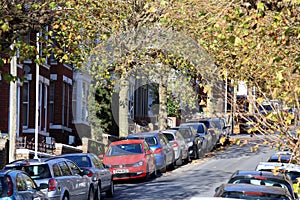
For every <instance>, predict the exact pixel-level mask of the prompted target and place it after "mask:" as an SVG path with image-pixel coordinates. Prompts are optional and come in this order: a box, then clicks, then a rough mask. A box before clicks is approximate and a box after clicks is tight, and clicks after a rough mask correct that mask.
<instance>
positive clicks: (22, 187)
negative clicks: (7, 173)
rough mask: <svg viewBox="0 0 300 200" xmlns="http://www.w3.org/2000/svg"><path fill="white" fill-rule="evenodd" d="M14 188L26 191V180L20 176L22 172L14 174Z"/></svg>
mask: <svg viewBox="0 0 300 200" xmlns="http://www.w3.org/2000/svg"><path fill="white" fill-rule="evenodd" d="M16 184H17V185H16V188H17V191H26V190H27V188H26V182H25V179H24V178H23V177H22V174H17V176H16Z"/></svg>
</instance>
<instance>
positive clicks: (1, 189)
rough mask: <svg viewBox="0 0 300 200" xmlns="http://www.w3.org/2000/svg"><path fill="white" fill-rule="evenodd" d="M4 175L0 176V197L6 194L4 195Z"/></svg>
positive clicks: (5, 187) (5, 188)
mask: <svg viewBox="0 0 300 200" xmlns="http://www.w3.org/2000/svg"><path fill="white" fill-rule="evenodd" d="M4 180H5V179H4V177H0V197H5V196H7V195H6V193H7V192H6V190H7V186H6V184H5V181H4Z"/></svg>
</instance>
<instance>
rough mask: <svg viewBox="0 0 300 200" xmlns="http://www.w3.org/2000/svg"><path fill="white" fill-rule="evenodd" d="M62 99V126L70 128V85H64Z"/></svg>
mask: <svg viewBox="0 0 300 200" xmlns="http://www.w3.org/2000/svg"><path fill="white" fill-rule="evenodd" d="M62 97H63V99H62V124H63V125H65V126H68V125H69V114H70V106H69V105H70V85H68V84H67V83H65V82H64V83H63V94H62Z"/></svg>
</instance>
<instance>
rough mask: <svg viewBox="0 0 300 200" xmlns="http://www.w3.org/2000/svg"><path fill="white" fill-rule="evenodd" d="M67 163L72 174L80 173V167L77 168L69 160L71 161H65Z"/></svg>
mask: <svg viewBox="0 0 300 200" xmlns="http://www.w3.org/2000/svg"><path fill="white" fill-rule="evenodd" d="M67 163H68V165H69V167H70V169H71V171H72V174H73V175H80V172H81V171H80V169H79V167H77V166H76V165H75V164H74V163H73V162H71V161H67Z"/></svg>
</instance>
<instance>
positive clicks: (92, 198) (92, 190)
mask: <svg viewBox="0 0 300 200" xmlns="http://www.w3.org/2000/svg"><path fill="white" fill-rule="evenodd" d="M94 194H95V193H94V189H93V188H92V187H90V189H89V196H88V200H94Z"/></svg>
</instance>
